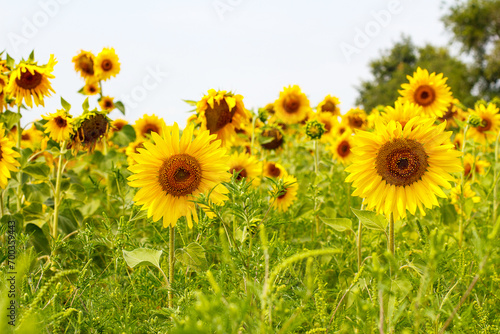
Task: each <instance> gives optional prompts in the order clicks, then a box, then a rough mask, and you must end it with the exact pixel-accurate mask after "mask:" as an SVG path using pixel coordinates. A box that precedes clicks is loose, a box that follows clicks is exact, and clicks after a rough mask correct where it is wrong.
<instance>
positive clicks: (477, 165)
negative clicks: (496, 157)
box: [464, 153, 490, 179]
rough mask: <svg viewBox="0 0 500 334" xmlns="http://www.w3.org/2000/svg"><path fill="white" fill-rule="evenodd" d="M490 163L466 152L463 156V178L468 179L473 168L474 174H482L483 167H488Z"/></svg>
mask: <svg viewBox="0 0 500 334" xmlns="http://www.w3.org/2000/svg"><path fill="white" fill-rule="evenodd" d="M489 166H490V163H489V162H488V161H485V160H481V159H480V158H479V157H477V156H476V158H475V159H474V156H473V155H472V154H470V153H467V154H466V155H465V156H464V177H465V179H469V178H470V177H471V176H472V169H473V168H474V174H477V175H484V169H485V168H488V167H489Z"/></svg>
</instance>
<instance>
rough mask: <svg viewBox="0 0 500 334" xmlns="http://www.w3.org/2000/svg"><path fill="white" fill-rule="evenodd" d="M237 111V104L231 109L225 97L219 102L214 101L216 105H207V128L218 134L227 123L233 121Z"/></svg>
mask: <svg viewBox="0 0 500 334" xmlns="http://www.w3.org/2000/svg"><path fill="white" fill-rule="evenodd" d="M235 113H236V106H234V107H233V108H232V109H231V110H229V106H228V105H227V102H226V100H225V99H223V100H221V101H220V102H219V103H217V102H214V107H213V108H212V107H211V106H210V105H208V106H207V110H206V111H205V117H206V119H207V129H208V130H210V134H216V133H217V132H219V130H221V129H222V128H224V127H225V126H226V125H227V124H229V123H232V122H233V116H234V114H235Z"/></svg>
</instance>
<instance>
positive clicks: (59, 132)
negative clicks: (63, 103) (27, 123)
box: [42, 109, 74, 142]
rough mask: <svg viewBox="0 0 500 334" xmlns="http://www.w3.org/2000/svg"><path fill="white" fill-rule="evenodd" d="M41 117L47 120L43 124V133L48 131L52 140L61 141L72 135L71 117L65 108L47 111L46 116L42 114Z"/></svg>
mask: <svg viewBox="0 0 500 334" xmlns="http://www.w3.org/2000/svg"><path fill="white" fill-rule="evenodd" d="M42 118H43V119H45V120H47V121H48V122H47V123H45V125H44V127H45V133H48V134H49V136H50V138H52V139H53V140H55V141H57V142H63V141H66V140H69V139H70V137H71V135H73V133H74V130H73V118H72V117H71V115H69V114H68V113H67V112H66V110H64V109H61V110H57V112H55V113H52V114H50V113H49V115H48V116H43V115H42Z"/></svg>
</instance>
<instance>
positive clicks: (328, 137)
mask: <svg viewBox="0 0 500 334" xmlns="http://www.w3.org/2000/svg"><path fill="white" fill-rule="evenodd" d="M314 119H316V120H317V121H318V122H321V123H323V125H324V126H325V133H324V134H323V136H321V142H323V143H327V142H330V141H332V140H333V139H335V138H336V137H337V135H336V133H335V128H336V127H337V126H338V125H339V121H338V119H337V116H336V115H334V114H333V113H330V112H322V113H316V114H315V115H314Z"/></svg>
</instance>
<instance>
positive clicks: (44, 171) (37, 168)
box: [23, 162, 50, 180]
mask: <svg viewBox="0 0 500 334" xmlns="http://www.w3.org/2000/svg"><path fill="white" fill-rule="evenodd" d="M23 172H24V173H26V174H29V175H31V176H32V177H34V178H35V179H37V180H43V179H46V178H48V177H49V174H50V167H49V166H47V164H46V163H45V162H36V163H32V164H29V165H27V166H26V167H24V168H23Z"/></svg>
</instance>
